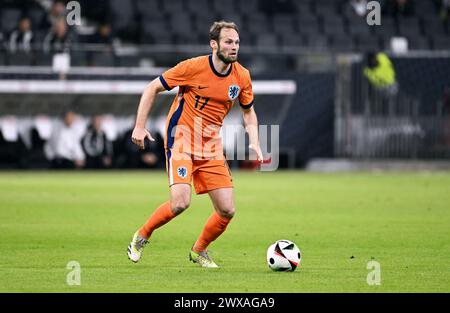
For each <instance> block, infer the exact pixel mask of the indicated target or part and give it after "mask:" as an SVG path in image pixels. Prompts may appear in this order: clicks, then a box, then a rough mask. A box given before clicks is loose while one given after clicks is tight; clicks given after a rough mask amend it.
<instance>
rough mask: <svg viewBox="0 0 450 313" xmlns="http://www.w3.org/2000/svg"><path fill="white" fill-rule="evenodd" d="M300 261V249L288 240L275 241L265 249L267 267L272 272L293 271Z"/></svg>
mask: <svg viewBox="0 0 450 313" xmlns="http://www.w3.org/2000/svg"><path fill="white" fill-rule="evenodd" d="M301 259H302V254H301V252H300V249H299V248H298V246H297V245H296V244H295V243H294V242H292V241H290V240H277V241H276V242H275V243H274V244H272V245H271V246H270V247H269V249H267V265H269V267H270V269H272V270H274V271H285V272H292V271H295V269H296V268H297V267H298V266H299V265H300V261H301Z"/></svg>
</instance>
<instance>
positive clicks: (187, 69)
mask: <svg viewBox="0 0 450 313" xmlns="http://www.w3.org/2000/svg"><path fill="white" fill-rule="evenodd" d="M209 37H210V46H211V48H212V54H210V55H205V56H200V57H196V58H191V59H188V60H185V61H182V62H180V63H179V64H177V65H176V66H175V67H173V68H171V69H169V70H167V71H166V72H164V73H163V74H162V75H161V76H159V78H156V79H155V80H153V81H152V82H151V83H150V84H149V85H148V86H147V87H146V88H145V90H144V92H143V94H142V97H141V100H140V103H139V107H138V111H137V117H136V125H135V127H134V130H133V134H132V140H133V142H134V143H135V144H136V145H138V146H139V147H140V148H141V149H142V148H144V140H145V139H146V138H148V139H149V140H151V141H153V140H154V139H153V137H152V135H151V134H150V133H149V131H148V130H146V129H145V124H146V121H147V117H148V114H149V112H150V110H151V107H152V105H153V103H154V100H155V97H156V94H157V93H159V92H162V91H164V90H171V89H172V88H174V87H176V86H178V87H179V90H178V94H177V96H176V97H175V99H174V101H173V103H172V106H171V108H170V111H169V114H168V117H167V121H166V136H165V140H164V147H165V151H166V168H167V172H168V179H169V187H170V200H168V201H167V202H165V203H163V204H161V205H160V206H159V207H158V208H157V209H156V210H155V211H154V212H153V214H152V215H151V216H150V218H149V219H148V220H147V222H146V223H145V224H144V225H143V226H142V227H141V228H140V229H138V230H137V231H136V232H135V234H134V236H133V239H132V241H131V243H130V245H129V246H128V250H127V253H128V257H129V258H130V260H131V261H133V262H138V261H139V259H140V258H141V256H142V252H143V249H144V246H145V245H146V244H147V243H148V241H149V238H150V237H151V235H152V233H153V231H154V230H155V229H157V228H159V227H161V226H162V225H164V224H166V223H167V222H169V221H170V220H171V219H173V218H174V217H175V216H177V215H179V214H180V213H182V212H183V211H184V210H186V209H187V208H188V207H189V205H190V202H191V181H193V183H194V188H195V191H196V193H197V194H204V193H208V194H209V197H210V198H211V201H212V204H213V207H214V211H213V213H212V214H211V216H210V217H209V218H208V220H207V221H206V224H205V226H204V228H203V231H202V232H201V233H200V236H199V237H198V239H197V241H196V242H195V243H194V244H193V246H192V249H191V251H190V253H189V259H190V260H191V261H193V262H194V263H197V264H198V265H200V266H202V267H207V268H215V267H218V266H217V264H216V263H215V262H214V261H213V260H212V259H211V257H210V256H209V255H208V252H207V248H208V246H209V245H210V244H211V242H213V241H214V240H216V239H217V238H218V237H219V236H220V235H221V234H222V233H223V232H224V231H225V229H226V228H227V225H228V224H229V223H230V221H231V219H232V218H233V216H234V214H235V206H234V200H233V183H232V178H231V173H230V170H229V168H228V164H227V162H226V160H225V158H224V155H223V147H222V142H221V138H220V135H219V130H220V127H221V126H222V122H223V119H224V118H225V116H226V115H227V114H228V112H229V111H230V109H231V108H232V106H233V105H234V104H235V103H236V102H238V103H239V105H240V107H241V109H242V112H243V119H244V124H245V128H246V131H247V133H248V135H249V140H250V146H249V148H251V149H252V150H253V151H254V152H255V154H256V156H257V160H258V161H259V162H262V161H263V156H262V153H261V148H260V145H259V139H258V131H257V129H258V121H257V117H256V113H255V111H254V108H253V91H252V82H251V78H250V73H249V71H248V70H247V69H245V68H244V67H243V66H242V65H240V64H239V63H238V62H237V59H238V52H239V43H240V42H239V31H238V28H237V26H236V25H235V24H234V23H231V22H225V21H220V22H215V23H214V24H213V25H212V26H211V28H210V31H209Z"/></svg>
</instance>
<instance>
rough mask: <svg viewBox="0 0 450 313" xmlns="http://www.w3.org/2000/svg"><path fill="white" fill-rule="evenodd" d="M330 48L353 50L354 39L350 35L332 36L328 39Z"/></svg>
mask: <svg viewBox="0 0 450 313" xmlns="http://www.w3.org/2000/svg"><path fill="white" fill-rule="evenodd" d="M330 43H331V48H332V49H333V50H334V51H337V52H347V51H353V49H354V46H355V44H354V41H353V39H352V38H351V37H350V36H347V35H344V36H337V35H336V36H333V37H331V40H330Z"/></svg>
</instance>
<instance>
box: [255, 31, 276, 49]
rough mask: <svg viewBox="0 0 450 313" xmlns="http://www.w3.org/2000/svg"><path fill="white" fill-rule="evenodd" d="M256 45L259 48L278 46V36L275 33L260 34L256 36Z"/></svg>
mask: <svg viewBox="0 0 450 313" xmlns="http://www.w3.org/2000/svg"><path fill="white" fill-rule="evenodd" d="M255 44H256V46H257V47H259V48H265V47H276V46H278V44H279V42H278V37H277V36H276V35H275V34H260V35H257V36H256V42H255Z"/></svg>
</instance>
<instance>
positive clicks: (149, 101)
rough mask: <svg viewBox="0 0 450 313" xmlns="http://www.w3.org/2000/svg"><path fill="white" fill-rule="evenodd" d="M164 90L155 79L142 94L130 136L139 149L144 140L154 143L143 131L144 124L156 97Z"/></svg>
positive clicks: (142, 145)
mask: <svg viewBox="0 0 450 313" xmlns="http://www.w3.org/2000/svg"><path fill="white" fill-rule="evenodd" d="M164 90H166V88H164V86H163V85H162V83H161V81H160V79H159V78H156V79H154V80H153V81H152V82H150V84H148V85H147V87H145V90H144V92H143V93H142V96H141V100H140V101H139V106H138V110H137V115H136V124H135V126H134V129H133V134H132V135H131V140H132V141H133V143H134V144H136V145H137V146H139V148H140V149H144V141H145V138H148V139H149V140H151V141H155V139H153V137H152V135H151V134H150V132H149V131H148V130H147V129H145V124H146V123H147V118H148V115H149V113H150V110H151V109H152V106H153V103H154V102H155V98H156V95H157V94H158V93H160V92H162V91H164Z"/></svg>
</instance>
